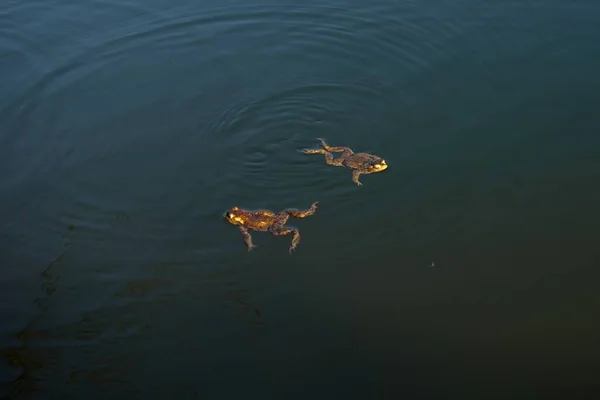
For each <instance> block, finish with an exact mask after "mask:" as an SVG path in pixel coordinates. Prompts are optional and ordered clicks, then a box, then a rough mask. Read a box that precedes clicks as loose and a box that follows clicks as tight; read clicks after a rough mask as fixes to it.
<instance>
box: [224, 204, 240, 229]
mask: <svg viewBox="0 0 600 400" xmlns="http://www.w3.org/2000/svg"><path fill="white" fill-rule="evenodd" d="M224 217H225V219H226V220H227V222H229V223H230V224H233V225H243V224H244V219H243V218H242V216H241V213H240V209H239V208H237V207H231V208H230V209H229V211H227V212H226V213H225V215H224Z"/></svg>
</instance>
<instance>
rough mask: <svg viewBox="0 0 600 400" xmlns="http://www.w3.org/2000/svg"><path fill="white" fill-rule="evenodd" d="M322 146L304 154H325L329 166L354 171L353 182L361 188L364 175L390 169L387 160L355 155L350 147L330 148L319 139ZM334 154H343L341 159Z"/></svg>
mask: <svg viewBox="0 0 600 400" xmlns="http://www.w3.org/2000/svg"><path fill="white" fill-rule="evenodd" d="M317 141H318V142H319V143H320V144H321V148H320V149H302V150H301V151H302V152H303V153H304V154H323V155H325V162H326V163H327V164H328V165H334V166H336V167H346V168H350V169H352V170H353V171H352V181H353V182H354V183H356V184H357V185H359V186H361V185H362V183H361V182H360V180H359V177H360V175H362V174H372V173H375V172H381V171H385V170H386V169H387V168H388V165H387V163H386V162H385V160H384V159H383V158H381V157H379V156H376V155H374V154H368V153H355V152H354V151H353V150H352V149H351V148H350V147H346V146H329V145H328V144H327V143H326V142H325V140H324V139H323V138H317ZM333 153H342V155H341V156H340V157H339V158H335V159H334V158H333Z"/></svg>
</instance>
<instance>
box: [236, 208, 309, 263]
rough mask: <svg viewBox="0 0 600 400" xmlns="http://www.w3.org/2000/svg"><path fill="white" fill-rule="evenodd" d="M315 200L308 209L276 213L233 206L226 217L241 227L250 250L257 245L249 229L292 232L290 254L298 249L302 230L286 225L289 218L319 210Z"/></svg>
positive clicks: (276, 232)
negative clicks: (253, 241)
mask: <svg viewBox="0 0 600 400" xmlns="http://www.w3.org/2000/svg"><path fill="white" fill-rule="evenodd" d="M318 203H319V202H318V201H315V202H314V203H313V204H312V205H311V206H310V208H309V209H308V210H298V209H296V208H286V209H285V210H283V211H280V212H278V213H274V212H273V211H270V210H255V211H250V210H243V209H241V208H238V207H232V208H231V209H230V210H229V211H227V212H226V213H225V219H226V220H227V221H228V222H229V223H230V224H233V225H237V226H239V228H240V232H241V233H242V236H243V238H244V242H245V243H246V246H247V247H248V251H251V250H252V249H254V248H255V247H256V245H255V244H254V243H252V237H251V236H250V232H248V230H249V229H251V230H253V231H258V232H270V233H271V234H272V235H276V236H280V235H289V234H290V233H292V234H293V235H294V236H293V238H292V244H291V245H290V249H289V250H290V254H292V251H294V250H295V249H296V246H298V243H300V231H298V229H297V228H294V227H292V226H284V225H285V223H286V222H287V220H288V218H290V217H294V218H305V217H308V216H311V215H313V214H314V213H315V211H316V210H317V204H318Z"/></svg>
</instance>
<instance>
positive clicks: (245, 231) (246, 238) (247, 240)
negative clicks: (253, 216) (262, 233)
mask: <svg viewBox="0 0 600 400" xmlns="http://www.w3.org/2000/svg"><path fill="white" fill-rule="evenodd" d="M240 232H241V234H242V237H243V238H244V243H246V247H248V251H252V249H253V248H255V247H256V245H255V244H254V243H252V236H250V232H248V229H246V228H245V227H243V226H240Z"/></svg>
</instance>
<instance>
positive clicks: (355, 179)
mask: <svg viewBox="0 0 600 400" xmlns="http://www.w3.org/2000/svg"><path fill="white" fill-rule="evenodd" d="M359 176H360V171H358V170H354V171H353V172H352V182H354V183H356V184H357V185H358V186H362V183H360V181H359V180H358V177H359Z"/></svg>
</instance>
